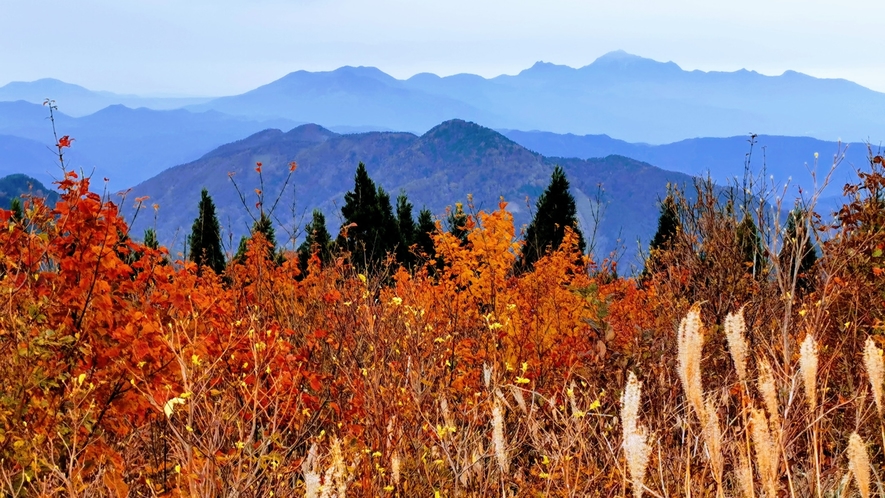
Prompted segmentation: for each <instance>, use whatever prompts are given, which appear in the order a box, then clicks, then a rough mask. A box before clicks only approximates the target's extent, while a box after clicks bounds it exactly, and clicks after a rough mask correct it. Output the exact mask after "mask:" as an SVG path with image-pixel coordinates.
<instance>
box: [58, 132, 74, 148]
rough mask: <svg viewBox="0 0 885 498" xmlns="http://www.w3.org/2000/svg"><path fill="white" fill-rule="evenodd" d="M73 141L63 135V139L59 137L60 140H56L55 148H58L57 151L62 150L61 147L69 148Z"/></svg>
mask: <svg viewBox="0 0 885 498" xmlns="http://www.w3.org/2000/svg"><path fill="white" fill-rule="evenodd" d="M73 141H74V139H73V138H71V137H69V136H68V135H65V136H63V137H61V138H59V139H58V144H57V147H58V148H59V149H61V148H63V147H70V146H71V142H73Z"/></svg>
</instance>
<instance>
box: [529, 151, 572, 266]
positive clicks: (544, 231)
mask: <svg viewBox="0 0 885 498" xmlns="http://www.w3.org/2000/svg"><path fill="white" fill-rule="evenodd" d="M565 227H571V228H572V230H574V231H575V233H576V234H577V235H578V248H579V249H580V251H581V252H584V248H585V247H586V246H585V243H584V235H583V234H582V233H581V229H580V228H578V219H577V208H576V207H575V198H574V197H573V196H572V194H571V192H569V182H568V180H567V179H566V177H565V172H564V171H563V169H562V168H561V167H559V166H556V167H555V168H554V169H553V175H552V176H551V178H550V184H549V185H548V186H547V189H546V190H544V193H542V194H541V197H540V198H539V199H538V204H537V207H536V212H535V216H534V218H533V219H532V221H531V223H529V226H528V229H527V230H526V236H525V246H524V248H523V253H522V261H521V263H522V267H523V268H525V269H529V268H531V267H532V266H534V264H535V262H536V261H537V260H538V259H540V258H541V256H543V255H544V253H546V252H547V251H551V250H556V249H558V248H559V245H560V244H562V239H563V237H564V236H565Z"/></svg>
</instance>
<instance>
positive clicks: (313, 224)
mask: <svg viewBox="0 0 885 498" xmlns="http://www.w3.org/2000/svg"><path fill="white" fill-rule="evenodd" d="M304 232H305V234H306V235H305V238H304V242H302V243H301V245H300V246H298V263H299V266H300V268H301V270H302V273H304V272H305V271H306V270H307V261H308V259H309V258H310V257H311V256H312V255H313V251H314V250H316V251H317V256H319V258H320V262H321V263H322V264H323V266H325V265H326V264H328V263H329V261H330V260H331V259H332V236H331V235H330V234H329V231H328V230H326V217H325V216H324V215H323V212H322V211H320V210H319V209H314V210H313V216H312V218H311V220H310V223H308V224H307V225H306V226H305V227H304Z"/></svg>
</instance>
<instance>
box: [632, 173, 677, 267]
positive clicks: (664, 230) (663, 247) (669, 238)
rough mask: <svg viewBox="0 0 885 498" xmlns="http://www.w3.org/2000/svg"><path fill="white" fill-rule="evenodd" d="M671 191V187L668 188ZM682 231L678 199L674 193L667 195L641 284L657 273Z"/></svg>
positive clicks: (649, 249) (662, 205)
mask: <svg viewBox="0 0 885 498" xmlns="http://www.w3.org/2000/svg"><path fill="white" fill-rule="evenodd" d="M667 188H668V189H669V185H668V186H667ZM681 229H682V226H681V223H680V221H679V211H678V209H677V207H676V199H675V198H674V196H673V193H672V192H669V193H667V197H665V198H664V200H663V202H661V214H660V216H659V217H658V229H657V231H656V232H655V235H654V237H652V239H651V243H650V244H649V246H648V259H646V261H645V268H643V269H642V274H641V275H640V276H639V281H640V282H645V281H646V280H647V279H648V277H649V276H651V274H652V272H653V271H657V270H658V269H659V268H658V267H659V266H660V265H661V259H662V258H661V256H662V253H663V252H664V251H667V250H669V249H670V247H672V244H673V242H674V241H675V240H676V236H677V234H678V233H679V231H680V230H681Z"/></svg>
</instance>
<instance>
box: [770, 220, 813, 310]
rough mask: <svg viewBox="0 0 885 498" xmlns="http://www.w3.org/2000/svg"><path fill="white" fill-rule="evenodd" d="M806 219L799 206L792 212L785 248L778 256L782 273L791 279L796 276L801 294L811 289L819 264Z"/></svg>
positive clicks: (797, 287)
mask: <svg viewBox="0 0 885 498" xmlns="http://www.w3.org/2000/svg"><path fill="white" fill-rule="evenodd" d="M806 219H807V217H806V214H805V212H804V211H803V210H802V208H800V207H799V206H796V208H795V209H793V210H792V211H791V212H790V215H789V216H788V217H787V226H786V229H785V230H784V241H783V248H782V249H781V252H780V254H779V255H778V261H779V263H780V267H781V271H782V272H786V274H787V275H788V278H789V279H792V278H793V275H796V277H797V278H796V290H797V291H798V292H800V293H804V292H807V291H808V290H810V289H811V287H812V285H813V273H812V272H813V271H814V264H815V263H816V262H817V251H816V250H815V248H814V243H813V242H812V241H811V237H810V236H809V235H810V234H809V232H808V230H809V226H808V222H807V221H806ZM797 265H798V268H797Z"/></svg>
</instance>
